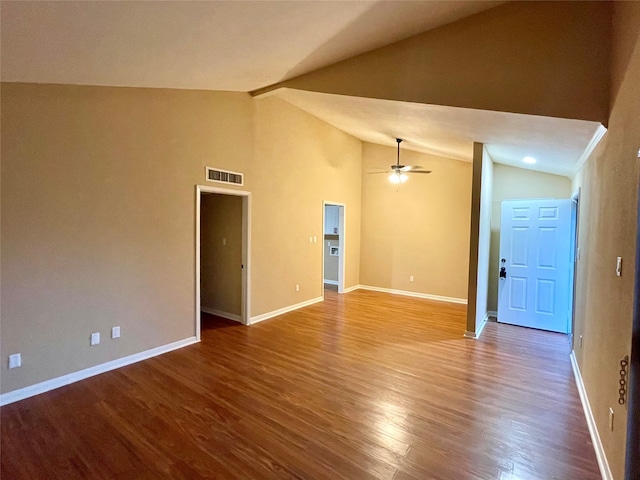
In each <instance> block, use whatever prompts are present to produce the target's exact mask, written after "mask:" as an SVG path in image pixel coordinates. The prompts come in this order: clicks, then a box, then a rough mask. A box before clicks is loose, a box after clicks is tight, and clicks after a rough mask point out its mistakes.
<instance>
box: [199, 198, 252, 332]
mask: <svg viewBox="0 0 640 480" xmlns="http://www.w3.org/2000/svg"><path fill="white" fill-rule="evenodd" d="M208 193H215V194H218V195H232V196H236V197H242V266H243V268H242V300H241V302H240V318H241V322H242V323H243V324H244V325H250V324H251V317H250V313H251V192H247V191H244V190H233V189H230V188H220V187H209V186H206V185H196V209H195V210H196V211H195V224H196V229H195V232H196V245H195V247H196V252H195V273H196V278H195V281H196V285H195V297H196V298H195V329H196V339H197V340H198V341H200V315H201V314H202V312H201V311H200V308H201V299H200V253H201V249H200V215H201V201H202V195H203V194H205V195H206V194H208Z"/></svg>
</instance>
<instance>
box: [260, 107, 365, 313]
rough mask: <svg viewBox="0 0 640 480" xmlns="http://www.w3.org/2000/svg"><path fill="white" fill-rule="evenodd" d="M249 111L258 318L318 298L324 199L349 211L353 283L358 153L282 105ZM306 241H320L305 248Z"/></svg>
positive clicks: (353, 279)
mask: <svg viewBox="0 0 640 480" xmlns="http://www.w3.org/2000/svg"><path fill="white" fill-rule="evenodd" d="M254 106H255V125H256V141H255V151H256V158H255V167H254V172H255V175H256V177H257V178H259V179H260V181H259V182H256V183H255V185H254V186H253V187H252V192H253V193H254V199H253V207H252V209H253V212H252V218H253V231H252V235H253V242H252V243H253V246H252V259H253V263H252V267H251V268H252V277H253V278H254V282H253V284H252V288H253V302H254V303H253V305H252V309H253V310H254V312H255V313H254V314H258V313H263V312H270V311H273V310H276V309H278V308H282V307H283V306H287V305H292V304H296V303H299V302H303V301H306V300H310V299H313V298H317V297H320V296H322V294H323V281H322V280H323V279H322V248H323V247H322V245H323V242H322V239H323V237H324V225H323V224H322V219H323V208H324V207H323V201H325V200H326V201H333V202H339V203H344V204H346V207H345V217H346V220H345V228H346V234H345V239H344V241H345V242H346V252H345V288H348V287H350V286H353V285H357V284H358V280H359V277H360V203H361V197H360V168H361V155H362V146H361V142H360V141H359V140H357V139H355V138H354V137H352V136H350V135H347V134H346V133H344V132H342V131H340V130H337V129H335V128H333V127H331V126H329V125H328V124H326V123H324V122H322V121H320V120H318V119H317V118H315V117H312V116H310V115H308V114H307V113H305V112H303V111H302V110H300V109H298V108H297V107H294V106H292V105H289V104H288V103H285V102H284V101H282V100H279V99H276V98H264V99H259V100H256V101H255V104H254ZM259 198H260V199H264V200H263V201H261V200H259ZM266 199H268V201H266ZM310 236H311V237H313V236H315V237H316V240H317V241H316V242H315V243H309V237H310ZM257 279H262V281H260V282H259V283H256V282H257ZM295 285H300V291H299V292H296V291H295Z"/></svg>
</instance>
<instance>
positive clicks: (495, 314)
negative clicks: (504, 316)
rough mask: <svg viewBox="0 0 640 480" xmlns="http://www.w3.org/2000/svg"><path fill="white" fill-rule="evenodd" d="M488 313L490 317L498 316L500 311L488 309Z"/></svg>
mask: <svg viewBox="0 0 640 480" xmlns="http://www.w3.org/2000/svg"><path fill="white" fill-rule="evenodd" d="M487 315H489V317H493V318H498V312H497V311H496V310H488V311H487Z"/></svg>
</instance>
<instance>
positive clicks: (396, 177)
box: [389, 172, 409, 183]
mask: <svg viewBox="0 0 640 480" xmlns="http://www.w3.org/2000/svg"><path fill="white" fill-rule="evenodd" d="M408 179H409V177H407V176H406V175H405V174H404V173H400V172H393V173H392V174H391V175H389V181H390V182H391V183H404V182H406V181H407V180H408Z"/></svg>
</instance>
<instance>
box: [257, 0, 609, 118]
mask: <svg viewBox="0 0 640 480" xmlns="http://www.w3.org/2000/svg"><path fill="white" fill-rule="evenodd" d="M610 11H611V5H610V4H609V2H562V1H561V2H509V3H507V4H506V5H502V6H499V7H496V8H493V9H491V10H487V11H485V12H481V13H479V14H477V15H473V16H471V17H468V18H465V19H462V20H459V21H457V22H453V23H450V24H447V25H444V26H442V27H440V28H436V29H434V30H430V31H427V32H425V33H422V34H419V35H417V36H415V37H412V38H409V39H407V40H404V41H401V42H397V43H394V44H392V45H389V46H386V47H383V48H379V49H376V50H373V51H371V52H367V53H364V54H362V55H359V56H357V57H354V58H351V59H348V60H345V61H343V62H340V63H337V64H335V65H332V66H329V67H326V68H323V69H320V70H318V71H315V72H312V73H309V74H306V75H302V76H300V77H297V78H294V79H292V80H288V81H285V82H282V83H280V84H277V85H275V86H273V87H270V88H277V87H279V86H285V87H290V88H298V89H301V90H311V91H317V92H326V93H336V94H342V95H353V96H359V97H370V98H382V99H389V100H401V101H409V102H416V103H426V104H434V105H450V106H456V107H467V108H477V109H484V110H497V111H504V112H515V113H528V114H534V115H544V116H550V117H563V118H576V119H583V120H595V121H600V122H602V123H606V121H607V111H608V84H609V45H610V35H609V33H610V24H611V14H610ZM266 90H269V89H262V90H260V91H258V92H256V93H261V92H264V91H266Z"/></svg>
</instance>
